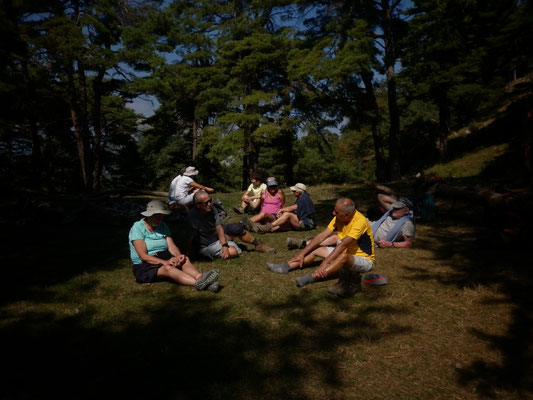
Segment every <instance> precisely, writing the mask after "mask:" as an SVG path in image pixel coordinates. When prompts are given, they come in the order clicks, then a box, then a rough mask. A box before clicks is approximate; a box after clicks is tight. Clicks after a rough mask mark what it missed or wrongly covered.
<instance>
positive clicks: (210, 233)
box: [185, 190, 276, 260]
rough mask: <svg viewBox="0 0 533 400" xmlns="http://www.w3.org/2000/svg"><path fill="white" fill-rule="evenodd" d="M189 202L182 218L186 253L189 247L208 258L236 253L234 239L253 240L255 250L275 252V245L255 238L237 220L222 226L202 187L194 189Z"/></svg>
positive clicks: (226, 256) (238, 249) (230, 255)
mask: <svg viewBox="0 0 533 400" xmlns="http://www.w3.org/2000/svg"><path fill="white" fill-rule="evenodd" d="M193 203H194V207H193V208H192V209H191V211H189V214H188V215H187V218H185V223H186V224H187V227H188V235H187V242H186V245H185V250H186V253H187V254H189V255H191V254H192V252H193V251H195V250H199V253H200V255H202V256H203V257H206V258H209V259H211V260H212V259H214V258H222V259H227V258H234V257H238V256H239V254H241V253H242V250H241V248H240V247H239V246H238V245H237V243H235V242H234V240H235V239H239V240H241V241H242V242H244V243H249V244H253V245H254V246H255V251H257V252H261V253H275V252H276V250H275V249H273V248H271V247H268V246H267V245H265V244H264V243H261V242H259V241H258V240H257V239H255V238H254V237H253V236H252V235H251V234H250V232H248V231H246V230H245V229H244V227H243V225H242V224H241V223H235V224H228V225H224V226H223V225H222V223H221V221H220V216H219V214H218V213H215V212H214V211H213V207H212V200H211V198H210V197H209V194H208V193H207V192H205V191H203V190H199V191H198V192H196V193H195V194H194V198H193Z"/></svg>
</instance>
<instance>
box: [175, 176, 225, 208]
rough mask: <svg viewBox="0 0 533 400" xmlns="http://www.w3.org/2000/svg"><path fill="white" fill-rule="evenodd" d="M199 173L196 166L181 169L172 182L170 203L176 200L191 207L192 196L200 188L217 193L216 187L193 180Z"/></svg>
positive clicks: (181, 204)
mask: <svg viewBox="0 0 533 400" xmlns="http://www.w3.org/2000/svg"><path fill="white" fill-rule="evenodd" d="M195 175H198V170H197V169H196V168H194V167H187V168H185V170H183V169H182V170H181V171H180V175H178V176H176V177H175V178H174V179H173V180H172V183H171V184H170V189H169V191H168V197H169V200H170V203H172V202H176V203H177V204H179V205H180V206H184V207H189V206H191V205H192V197H193V196H194V193H196V192H197V191H198V190H204V191H206V192H207V193H215V189H213V188H210V187H207V186H204V185H200V184H199V183H197V182H195V181H194V180H193V178H192V177H193V176H195Z"/></svg>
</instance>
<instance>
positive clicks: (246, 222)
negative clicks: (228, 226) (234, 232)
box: [241, 217, 259, 233]
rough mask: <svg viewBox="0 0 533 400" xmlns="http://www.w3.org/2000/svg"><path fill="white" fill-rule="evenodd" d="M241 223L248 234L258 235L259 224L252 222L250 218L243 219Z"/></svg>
mask: <svg viewBox="0 0 533 400" xmlns="http://www.w3.org/2000/svg"><path fill="white" fill-rule="evenodd" d="M241 223H242V225H243V226H244V228H245V229H246V230H247V231H248V232H252V233H257V231H258V230H259V228H258V227H257V224H256V223H255V222H252V221H250V219H249V218H246V217H245V218H243V219H242V221H241Z"/></svg>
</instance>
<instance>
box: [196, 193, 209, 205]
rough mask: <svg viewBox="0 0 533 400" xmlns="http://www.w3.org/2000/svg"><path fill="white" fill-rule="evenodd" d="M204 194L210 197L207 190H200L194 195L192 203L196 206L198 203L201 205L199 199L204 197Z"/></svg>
mask: <svg viewBox="0 0 533 400" xmlns="http://www.w3.org/2000/svg"><path fill="white" fill-rule="evenodd" d="M204 194H205V195H206V196H209V195H208V194H207V192H206V191H205V190H198V191H197V192H196V193H195V194H194V196H193V197H192V202H193V203H194V205H196V203H199V201H198V197H200V196H202V195H204Z"/></svg>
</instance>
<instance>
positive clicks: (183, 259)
mask: <svg viewBox="0 0 533 400" xmlns="http://www.w3.org/2000/svg"><path fill="white" fill-rule="evenodd" d="M174 258H175V259H176V267H181V266H182V265H183V264H185V262H186V261H187V256H186V255H184V254H180V255H179V256H176V257H174Z"/></svg>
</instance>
